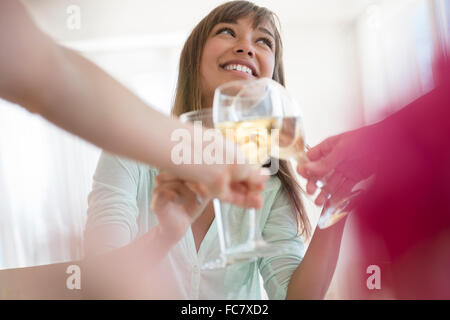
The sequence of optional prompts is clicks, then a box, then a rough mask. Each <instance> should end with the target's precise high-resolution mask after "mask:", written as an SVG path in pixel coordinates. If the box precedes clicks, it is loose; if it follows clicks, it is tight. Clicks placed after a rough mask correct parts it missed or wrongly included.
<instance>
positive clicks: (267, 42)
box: [256, 38, 273, 49]
mask: <svg viewBox="0 0 450 320" xmlns="http://www.w3.org/2000/svg"><path fill="white" fill-rule="evenodd" d="M256 42H262V43H264V44H265V45H266V46H268V47H269V48H270V49H272V48H273V43H272V41H270V40H269V39H267V38H260V39H258V40H257V41H256Z"/></svg>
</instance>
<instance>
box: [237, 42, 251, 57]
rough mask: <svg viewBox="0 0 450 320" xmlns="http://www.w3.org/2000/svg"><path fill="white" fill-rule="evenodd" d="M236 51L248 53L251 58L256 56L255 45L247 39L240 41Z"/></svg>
mask: <svg viewBox="0 0 450 320" xmlns="http://www.w3.org/2000/svg"><path fill="white" fill-rule="evenodd" d="M234 52H235V53H237V54H240V55H242V54H244V55H248V56H249V57H251V58H253V57H254V56H255V50H254V48H253V46H252V45H251V43H249V41H246V40H245V41H240V42H239V43H238V44H236V46H235V48H234Z"/></svg>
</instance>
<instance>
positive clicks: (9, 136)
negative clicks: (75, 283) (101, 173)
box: [0, 100, 100, 268]
mask: <svg viewBox="0 0 450 320" xmlns="http://www.w3.org/2000/svg"><path fill="white" fill-rule="evenodd" d="M0 150H1V153H0V268H13V267H24V266H31V265H40V264H47V263H51V262H61V261H67V260H71V259H78V258H80V257H81V255H82V252H81V249H82V246H81V240H82V231H83V227H84V223H85V213H86V208H87V195H88V192H89V190H90V187H91V181H92V174H93V172H94V170H95V166H96V162H97V160H98V156H99V151H100V150H99V149H97V148H96V147H94V146H92V145H90V144H88V143H86V142H84V141H82V140H81V139H79V138H77V137H74V136H73V135H70V134H68V133H66V132H64V131H63V130H61V129H59V128H57V127H55V126H53V125H51V124H49V123H48V122H47V121H45V120H44V119H42V118H41V117H39V116H37V115H33V114H30V113H29V112H27V111H25V110H24V109H22V108H20V107H19V106H17V105H13V104H10V103H7V102H6V101H4V100H0Z"/></svg>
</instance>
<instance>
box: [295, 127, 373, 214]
mask: <svg viewBox="0 0 450 320" xmlns="http://www.w3.org/2000/svg"><path fill="white" fill-rule="evenodd" d="M376 128H377V127H376V125H372V126H367V127H363V128H360V129H357V130H353V131H349V132H344V133H342V134H339V135H336V136H333V137H330V138H328V139H325V140H324V141H323V142H321V143H320V144H318V145H317V146H315V147H313V148H311V149H310V150H309V151H308V153H307V157H308V159H309V160H308V161H305V162H302V163H299V165H298V167H297V171H298V173H299V174H300V175H302V176H303V177H304V178H306V179H307V180H308V184H307V187H306V191H307V192H308V193H309V194H314V193H315V191H316V181H317V180H320V181H321V182H323V183H324V186H323V187H322V188H321V190H322V191H321V193H320V194H319V195H318V196H317V198H316V200H315V203H316V204H317V205H319V206H321V205H323V204H324V203H325V201H326V200H327V199H328V197H329V195H330V196H331V197H333V198H338V199H340V198H345V197H347V196H348V195H350V193H351V192H352V189H353V187H354V186H355V185H356V184H358V183H360V182H361V181H362V180H366V179H367V178H369V177H370V176H372V175H373V174H375V172H376V169H377V163H378V161H377V156H376V153H375V152H374V146H373V145H372V143H371V141H373V137H374V135H376V133H377V129H376Z"/></svg>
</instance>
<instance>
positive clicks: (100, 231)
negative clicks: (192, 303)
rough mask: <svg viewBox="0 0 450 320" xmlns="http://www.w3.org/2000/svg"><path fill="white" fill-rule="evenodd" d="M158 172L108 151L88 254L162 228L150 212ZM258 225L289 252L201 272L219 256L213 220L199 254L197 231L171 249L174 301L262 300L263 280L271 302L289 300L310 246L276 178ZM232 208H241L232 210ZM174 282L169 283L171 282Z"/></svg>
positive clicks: (96, 186)
mask: <svg viewBox="0 0 450 320" xmlns="http://www.w3.org/2000/svg"><path fill="white" fill-rule="evenodd" d="M157 174H158V170H156V169H154V168H151V167H149V166H146V165H143V164H141V163H138V162H135V161H130V160H128V159H124V158H120V157H117V156H114V155H110V154H108V153H106V152H103V153H102V154H101V156H100V160H99V163H98V165H97V169H96V172H95V174H94V182H93V188H92V191H91V193H90V194H89V198H88V205H89V207H88V219H87V223H86V229H85V241H86V245H85V247H86V248H89V250H86V254H87V255H92V254H99V253H103V252H106V251H108V250H112V249H114V248H119V247H122V246H124V245H127V244H128V243H130V242H131V241H133V240H134V239H136V238H137V237H139V236H141V235H143V234H144V233H146V232H147V231H148V230H149V229H151V228H152V227H154V226H155V225H157V224H158V221H157V218H156V215H155V214H154V213H153V212H152V210H151V208H150V206H151V205H150V204H151V197H152V190H153V188H154V179H155V177H156V175H157ZM263 196H264V205H263V207H262V209H260V210H258V211H257V217H258V219H259V221H258V223H257V225H258V228H259V229H260V230H259V231H260V232H261V234H262V237H263V238H264V240H265V241H267V242H270V243H273V244H275V245H278V246H280V249H281V248H282V249H283V250H280V251H283V252H284V253H282V254H281V253H280V254H279V255H274V256H269V257H264V258H259V259H257V260H255V261H252V262H248V263H239V264H234V265H230V266H228V267H227V268H224V269H218V270H201V266H202V265H203V264H204V263H205V262H208V261H211V260H214V259H215V258H217V257H219V255H220V248H219V242H218V241H219V240H218V236H217V225H216V220H215V219H214V220H213V222H212V224H211V226H210V228H209V230H208V232H207V233H206V235H205V237H204V239H203V241H202V243H201V245H200V247H199V250H198V252H197V249H196V247H195V243H194V237H193V234H192V230H191V229H190V228H189V229H188V231H187V233H186V234H185V236H184V237H183V238H182V239H181V240H180V241H179V242H178V243H177V244H176V245H175V246H174V247H173V248H172V249H171V251H170V252H169V254H168V256H167V258H166V259H165V262H164V270H165V275H166V277H168V278H170V281H167V283H168V284H167V285H170V286H172V289H171V290H170V292H172V295H171V296H170V297H166V298H171V299H172V298H173V299H261V298H262V292H261V286H260V277H259V275H261V278H262V279H263V284H264V288H265V290H266V292H267V296H268V297H269V299H284V298H285V297H286V291H287V287H288V284H289V281H290V278H291V276H292V274H293V272H294V271H295V269H296V268H297V267H298V265H299V264H300V262H301V261H302V259H303V256H304V253H305V246H304V243H303V241H302V239H301V237H300V235H299V234H298V232H297V222H296V219H295V217H294V214H293V213H292V210H291V207H290V204H289V200H288V198H287V196H286V194H285V192H284V191H283V188H282V185H281V182H280V180H279V179H278V178H277V177H274V176H273V177H271V178H270V179H269V180H268V181H267V182H266V185H265V189H264V191H263ZM227 208H229V210H238V209H239V208H236V207H234V206H227ZM168 280H169V279H168Z"/></svg>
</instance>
